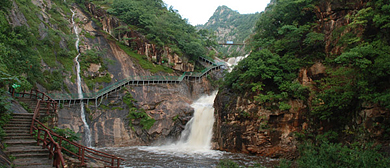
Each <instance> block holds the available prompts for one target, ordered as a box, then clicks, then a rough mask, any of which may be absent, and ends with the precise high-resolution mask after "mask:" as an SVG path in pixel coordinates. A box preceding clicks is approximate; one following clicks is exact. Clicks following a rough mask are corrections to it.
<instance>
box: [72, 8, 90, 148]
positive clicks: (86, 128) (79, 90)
mask: <svg viewBox="0 0 390 168" xmlns="http://www.w3.org/2000/svg"><path fill="white" fill-rule="evenodd" d="M70 11H72V24H73V30H74V32H75V34H76V38H77V40H76V44H75V45H76V49H77V53H78V54H77V56H76V58H75V61H76V66H77V72H76V74H77V93H78V96H79V99H83V98H84V96H83V90H82V88H81V76H80V62H79V57H80V49H79V42H80V37H79V33H78V31H77V26H76V24H75V22H74V16H75V15H76V13H75V12H74V11H73V10H72V9H71V10H70ZM80 113H81V114H80V115H81V119H82V120H83V123H84V133H85V140H84V143H85V145H86V146H87V147H90V146H91V139H92V138H91V130H90V129H89V125H88V123H87V120H86V119H85V110H84V102H83V101H81V103H80Z"/></svg>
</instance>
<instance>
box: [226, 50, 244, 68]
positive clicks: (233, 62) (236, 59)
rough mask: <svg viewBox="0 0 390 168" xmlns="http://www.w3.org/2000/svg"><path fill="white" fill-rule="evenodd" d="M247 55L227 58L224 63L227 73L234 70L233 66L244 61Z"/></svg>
mask: <svg viewBox="0 0 390 168" xmlns="http://www.w3.org/2000/svg"><path fill="white" fill-rule="evenodd" d="M248 56H249V54H247V55H245V56H238V57H232V58H229V59H228V61H227V62H226V64H227V65H228V67H229V72H231V71H232V70H233V68H234V66H236V65H238V63H239V62H240V61H241V60H243V59H245V58H246V57H248Z"/></svg>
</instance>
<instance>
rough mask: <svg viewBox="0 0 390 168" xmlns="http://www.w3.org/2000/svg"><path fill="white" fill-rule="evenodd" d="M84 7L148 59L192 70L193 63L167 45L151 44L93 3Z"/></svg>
mask: <svg viewBox="0 0 390 168" xmlns="http://www.w3.org/2000/svg"><path fill="white" fill-rule="evenodd" d="M85 7H86V8H87V9H88V11H89V12H90V13H91V14H92V15H93V16H91V17H94V18H96V19H97V20H99V21H100V22H101V23H102V25H103V27H102V29H103V30H104V31H105V32H107V33H109V34H110V35H111V36H113V37H115V38H116V39H118V40H120V41H123V42H124V43H125V44H126V45H127V46H129V47H130V48H132V49H133V50H135V51H137V52H138V54H141V55H146V56H147V58H148V60H149V61H153V62H155V63H157V64H164V63H166V62H164V61H163V60H164V59H166V60H167V61H168V64H173V65H172V67H173V69H175V70H178V71H194V65H193V64H191V63H188V60H183V58H182V57H180V56H178V55H177V54H175V53H173V52H172V50H171V49H170V48H168V47H164V48H158V47H157V46H156V45H155V44H152V43H151V42H150V41H149V40H147V39H146V38H145V37H144V36H143V35H142V34H140V33H138V32H137V31H134V30H133V29H131V28H129V27H128V26H127V25H126V24H125V23H123V22H120V21H119V19H117V18H116V17H113V16H110V15H108V14H107V12H106V11H105V10H104V9H101V8H96V7H95V5H94V4H91V3H85Z"/></svg>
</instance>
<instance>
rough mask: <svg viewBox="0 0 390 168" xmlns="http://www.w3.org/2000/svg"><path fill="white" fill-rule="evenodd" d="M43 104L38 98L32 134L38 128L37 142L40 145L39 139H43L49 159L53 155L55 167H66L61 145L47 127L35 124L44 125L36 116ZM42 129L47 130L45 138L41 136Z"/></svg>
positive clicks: (43, 145) (32, 123)
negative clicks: (43, 127)
mask: <svg viewBox="0 0 390 168" xmlns="http://www.w3.org/2000/svg"><path fill="white" fill-rule="evenodd" d="M40 106H41V100H38V102H37V106H36V108H35V110H34V115H33V119H32V122H31V128H30V134H31V135H33V133H34V131H35V130H38V132H37V144H38V145H39V141H42V142H43V143H42V147H43V148H47V149H48V150H49V153H50V154H49V159H52V158H53V157H54V158H53V166H54V167H57V168H58V167H60V166H62V167H65V161H64V157H63V156H62V152H61V146H60V145H59V144H58V143H56V142H55V141H54V139H53V137H52V136H51V135H50V132H49V131H48V130H46V129H42V128H40V127H39V126H35V123H38V124H39V125H40V126H44V125H43V124H42V123H41V122H39V121H38V120H37V119H36V118H37V117H39V109H40ZM41 131H44V132H45V135H44V138H43V139H42V138H41V134H40V133H41Z"/></svg>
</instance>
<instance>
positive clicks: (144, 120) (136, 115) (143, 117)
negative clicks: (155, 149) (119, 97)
mask: <svg viewBox="0 0 390 168" xmlns="http://www.w3.org/2000/svg"><path fill="white" fill-rule="evenodd" d="M135 101H136V100H135V99H134V98H133V96H132V95H131V94H130V93H127V94H126V95H125V96H124V97H123V102H124V103H125V104H126V105H127V107H128V108H129V114H128V115H127V118H129V119H130V122H129V126H130V127H133V121H134V120H139V121H140V124H141V125H142V128H143V129H145V130H149V129H150V128H151V127H152V126H153V125H154V122H156V120H155V119H154V118H152V117H150V116H149V115H148V114H147V113H146V112H145V110H144V109H142V108H141V109H138V108H136V107H135V106H134V104H133V103H134V102H135Z"/></svg>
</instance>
